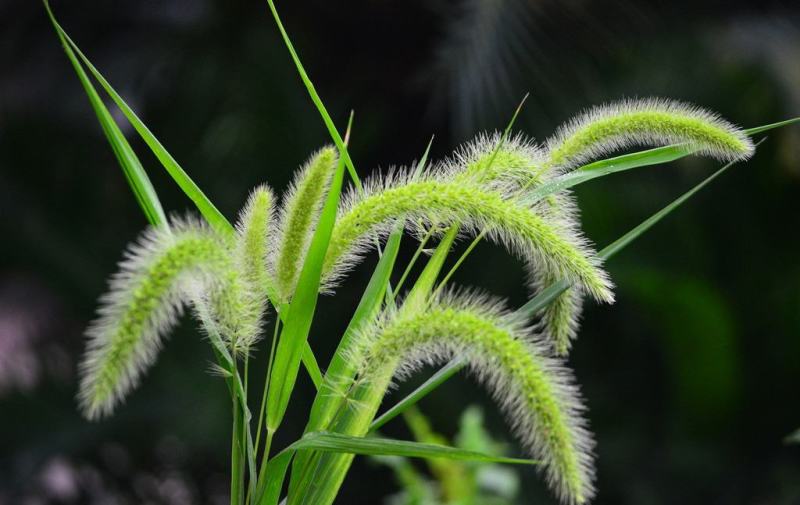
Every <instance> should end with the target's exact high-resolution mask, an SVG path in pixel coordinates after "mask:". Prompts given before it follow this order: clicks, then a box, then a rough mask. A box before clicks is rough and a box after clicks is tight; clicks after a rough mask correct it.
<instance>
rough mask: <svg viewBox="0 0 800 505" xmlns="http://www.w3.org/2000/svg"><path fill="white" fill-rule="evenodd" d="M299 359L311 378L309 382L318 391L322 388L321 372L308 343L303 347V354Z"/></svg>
mask: <svg viewBox="0 0 800 505" xmlns="http://www.w3.org/2000/svg"><path fill="white" fill-rule="evenodd" d="M300 359H302V360H303V366H305V367H306V370H308V376H309V377H311V382H313V383H314V387H315V388H316V389H317V390H319V388H320V387H321V386H322V370H320V368H319V363H317V357H316V356H314V351H313V350H312V349H311V345H310V344H309V343H308V341H306V343H305V345H303V354H302V355H301V356H300Z"/></svg>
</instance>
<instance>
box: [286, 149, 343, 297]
mask: <svg viewBox="0 0 800 505" xmlns="http://www.w3.org/2000/svg"><path fill="white" fill-rule="evenodd" d="M336 162H337V154H336V149H334V148H333V147H325V148H323V149H321V150H319V151H318V152H317V153H315V154H314V155H312V156H311V158H310V159H309V161H308V162H307V163H306V164H305V165H304V166H303V168H302V169H301V170H300V171H299V172H298V173H297V175H296V176H295V178H294V181H293V182H292V185H291V186H290V188H289V191H288V193H287V194H286V196H285V197H284V199H283V202H282V205H281V210H280V216H279V218H278V233H277V242H276V243H277V244H278V249H277V251H276V259H275V264H274V265H273V268H274V270H275V274H274V275H275V281H276V284H277V289H278V296H279V297H280V301H282V302H285V301H288V300H289V299H290V298H291V297H292V295H293V294H294V290H295V287H296V286H297V279H298V276H299V275H300V269H301V267H302V265H303V262H304V261H305V257H306V252H307V251H308V247H309V245H310V243H311V237H312V236H313V235H314V229H315V228H316V225H317V220H318V219H319V214H320V212H321V211H322V206H323V204H324V201H325V196H326V195H327V193H328V188H329V187H330V183H331V178H332V177H333V173H334V171H335V170H336Z"/></svg>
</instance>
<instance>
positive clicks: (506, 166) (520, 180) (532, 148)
mask: <svg viewBox="0 0 800 505" xmlns="http://www.w3.org/2000/svg"><path fill="white" fill-rule="evenodd" d="M501 139H502V136H501V135H500V134H499V133H494V134H491V135H487V134H481V135H478V136H477V137H475V139H473V140H472V141H470V142H468V143H467V144H465V145H463V146H462V147H461V148H459V149H458V150H457V151H456V152H455V153H454V154H453V156H452V157H451V158H450V159H448V160H445V162H444V163H443V168H442V169H441V170H442V172H444V173H448V172H449V173H451V174H452V178H453V180H456V181H458V180H469V181H472V182H475V183H478V184H482V183H486V184H492V185H496V187H498V188H504V189H507V190H511V189H514V188H521V187H524V186H526V185H528V184H530V183H531V182H532V179H535V178H536V177H537V176H538V174H539V172H540V171H541V170H542V167H543V166H544V159H543V154H542V151H541V149H540V148H539V147H538V146H537V145H536V144H535V143H534V142H533V141H532V140H530V139H527V138H526V137H525V136H523V135H521V134H519V135H514V136H511V137H508V138H506V139H505V141H503V142H502V143H501Z"/></svg>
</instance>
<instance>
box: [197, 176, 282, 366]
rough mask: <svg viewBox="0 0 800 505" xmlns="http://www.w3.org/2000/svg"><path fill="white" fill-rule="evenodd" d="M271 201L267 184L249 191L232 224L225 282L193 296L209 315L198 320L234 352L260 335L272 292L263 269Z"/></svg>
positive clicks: (242, 351)
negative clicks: (230, 265)
mask: <svg viewBox="0 0 800 505" xmlns="http://www.w3.org/2000/svg"><path fill="white" fill-rule="evenodd" d="M273 201H274V198H273V196H272V192H271V191H270V190H269V188H268V187H267V186H259V187H258V188H256V189H255V190H253V192H252V193H251V194H250V197H249V198H248V201H247V203H246V204H245V206H244V208H243V209H242V211H241V213H240V214H239V220H238V221H237V223H236V234H235V237H234V243H233V244H232V247H231V250H232V253H233V266H234V268H232V269H230V270H229V271H227V272H225V273H224V275H225V282H221V283H219V285H218V287H217V288H216V289H213V287H212V289H211V290H210V291H207V292H199V293H197V297H196V298H195V301H201V302H204V303H206V304H208V305H209V307H208V309H209V312H208V315H209V316H211V317H208V318H201V321H203V322H204V323H205V324H206V325H211V324H213V325H215V326H216V327H215V328H214V329H215V330H216V331H217V332H218V333H219V335H220V336H221V337H222V338H223V339H225V340H226V341H227V343H228V346H229V348H230V349H231V350H232V351H233V353H234V354H235V355H243V354H245V353H247V352H248V351H249V349H250V348H251V347H252V345H253V344H254V343H255V342H256V341H257V340H258V338H259V337H260V336H261V330H262V328H261V322H262V320H263V318H264V314H265V313H266V310H267V303H268V296H267V294H268V293H274V292H275V288H274V282H273V280H272V278H271V277H270V275H269V273H268V269H267V258H268V255H269V252H270V248H269V245H270V241H269V230H270V227H271V225H272V213H273V212H272V202H273ZM206 329H207V330H208V328H206Z"/></svg>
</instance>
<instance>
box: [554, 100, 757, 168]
mask: <svg viewBox="0 0 800 505" xmlns="http://www.w3.org/2000/svg"><path fill="white" fill-rule="evenodd" d="M668 144H685V145H686V146H687V147H689V148H690V149H692V150H694V151H695V152H697V153H699V154H702V155H706V156H711V157H713V158H716V159H719V160H722V161H734V160H741V159H746V158H749V157H750V156H751V155H752V154H753V152H754V146H753V142H752V140H750V138H749V137H748V136H747V135H746V134H745V133H744V132H743V131H742V130H741V129H739V128H738V127H736V126H734V125H733V124H731V123H729V122H728V121H725V120H724V119H722V118H720V117H719V116H718V115H717V114H715V113H713V112H710V111H707V110H704V109H701V108H699V107H695V106H693V105H688V104H685V103H681V102H676V101H672V100H664V99H657V98H650V99H644V100H623V101H621V102H617V103H612V104H609V105H603V106H600V107H594V108H592V109H589V110H588V111H587V112H585V113H583V114H581V115H579V116H577V117H576V118H574V119H572V120H570V121H568V122H567V123H566V124H564V125H563V126H561V127H560V128H559V129H558V131H557V132H556V134H555V135H554V136H553V138H551V139H550V140H548V141H547V152H548V159H547V163H548V165H549V166H555V167H559V168H561V169H562V170H569V169H573V168H575V167H577V166H579V165H581V164H582V163H586V162H588V161H590V160H592V159H596V158H600V157H602V156H604V155H607V154H608V153H610V152H613V151H615V150H618V149H624V148H627V147H631V146H634V145H652V146H662V145H668Z"/></svg>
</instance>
